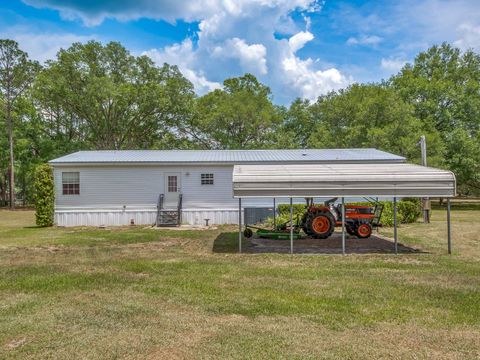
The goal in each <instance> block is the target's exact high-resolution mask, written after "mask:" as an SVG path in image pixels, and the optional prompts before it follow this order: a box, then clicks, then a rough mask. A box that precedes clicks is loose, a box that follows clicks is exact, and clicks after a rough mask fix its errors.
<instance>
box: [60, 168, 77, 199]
mask: <svg viewBox="0 0 480 360" xmlns="http://www.w3.org/2000/svg"><path fill="white" fill-rule="evenodd" d="M62 188H63V195H80V173H79V172H63V173H62Z"/></svg>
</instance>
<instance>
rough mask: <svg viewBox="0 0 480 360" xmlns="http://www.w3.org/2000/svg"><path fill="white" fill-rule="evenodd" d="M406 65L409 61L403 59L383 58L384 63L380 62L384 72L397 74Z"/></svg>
mask: <svg viewBox="0 0 480 360" xmlns="http://www.w3.org/2000/svg"><path fill="white" fill-rule="evenodd" d="M406 63H407V61H406V60H402V59H385V58H382V61H381V62H380V66H381V68H382V69H384V70H387V71H390V72H395V73H396V72H399V71H400V70H401V69H402V68H403V66H404V65H405V64H406Z"/></svg>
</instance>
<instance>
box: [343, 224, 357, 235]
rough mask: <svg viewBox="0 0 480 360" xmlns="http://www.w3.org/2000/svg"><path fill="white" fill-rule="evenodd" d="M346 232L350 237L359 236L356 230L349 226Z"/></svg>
mask: <svg viewBox="0 0 480 360" xmlns="http://www.w3.org/2000/svg"><path fill="white" fill-rule="evenodd" d="M345 230H347V234H348V235H357V234H356V233H355V230H354V229H353V228H352V227H351V226H348V225H347V226H345Z"/></svg>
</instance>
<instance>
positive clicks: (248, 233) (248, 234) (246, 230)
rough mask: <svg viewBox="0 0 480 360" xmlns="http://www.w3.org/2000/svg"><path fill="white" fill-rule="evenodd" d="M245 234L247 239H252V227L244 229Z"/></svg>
mask: <svg viewBox="0 0 480 360" xmlns="http://www.w3.org/2000/svg"><path fill="white" fill-rule="evenodd" d="M243 236H245V237H246V238H247V239H250V238H251V237H252V236H253V231H252V229H250V228H246V229H245V230H243Z"/></svg>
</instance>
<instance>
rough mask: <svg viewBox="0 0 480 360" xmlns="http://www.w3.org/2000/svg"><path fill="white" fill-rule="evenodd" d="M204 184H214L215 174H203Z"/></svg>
mask: <svg viewBox="0 0 480 360" xmlns="http://www.w3.org/2000/svg"><path fill="white" fill-rule="evenodd" d="M202 185H213V174H202Z"/></svg>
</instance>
